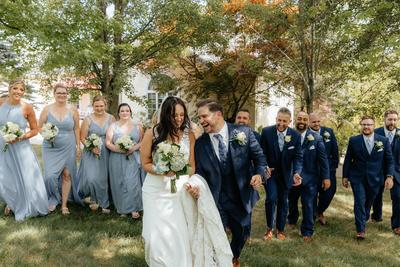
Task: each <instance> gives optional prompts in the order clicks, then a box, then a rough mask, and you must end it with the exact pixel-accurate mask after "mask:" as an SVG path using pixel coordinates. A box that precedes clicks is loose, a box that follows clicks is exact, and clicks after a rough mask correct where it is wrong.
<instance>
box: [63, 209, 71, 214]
mask: <svg viewBox="0 0 400 267" xmlns="http://www.w3.org/2000/svg"><path fill="white" fill-rule="evenodd" d="M61 214H62V215H69V214H71V213H70V212H69V209H68V208H61Z"/></svg>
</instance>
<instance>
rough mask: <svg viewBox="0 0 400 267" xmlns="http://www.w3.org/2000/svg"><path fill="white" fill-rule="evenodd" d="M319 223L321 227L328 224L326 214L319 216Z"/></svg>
mask: <svg viewBox="0 0 400 267" xmlns="http://www.w3.org/2000/svg"><path fill="white" fill-rule="evenodd" d="M317 221H318V222H319V223H320V224H321V225H325V224H326V219H325V216H324V214H318V215H317Z"/></svg>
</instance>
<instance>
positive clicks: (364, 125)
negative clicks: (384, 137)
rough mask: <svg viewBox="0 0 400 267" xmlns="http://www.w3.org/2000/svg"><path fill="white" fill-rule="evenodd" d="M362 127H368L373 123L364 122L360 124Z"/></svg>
mask: <svg viewBox="0 0 400 267" xmlns="http://www.w3.org/2000/svg"><path fill="white" fill-rule="evenodd" d="M360 125H361V126H362V127H368V126H374V125H373V124H366V123H364V124H360Z"/></svg>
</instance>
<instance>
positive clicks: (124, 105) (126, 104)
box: [117, 103, 132, 119]
mask: <svg viewBox="0 0 400 267" xmlns="http://www.w3.org/2000/svg"><path fill="white" fill-rule="evenodd" d="M122 107H128V108H129V112H130V113H131V117H132V109H131V106H129V104H128V103H121V104H119V106H118V111H117V118H118V119H119V112H120V110H121V108H122Z"/></svg>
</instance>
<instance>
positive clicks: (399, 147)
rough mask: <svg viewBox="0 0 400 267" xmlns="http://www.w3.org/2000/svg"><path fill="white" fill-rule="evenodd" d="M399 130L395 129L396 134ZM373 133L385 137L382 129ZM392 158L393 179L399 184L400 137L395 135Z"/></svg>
mask: <svg viewBox="0 0 400 267" xmlns="http://www.w3.org/2000/svg"><path fill="white" fill-rule="evenodd" d="M397 131H399V129H396V133H397ZM375 133H376V134H379V135H381V136H385V130H384V129H383V127H379V128H377V129H375ZM392 156H393V160H394V173H393V175H394V179H396V181H397V182H398V183H399V184H400V137H398V136H397V134H396V135H395V136H394V137H393V141H392Z"/></svg>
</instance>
